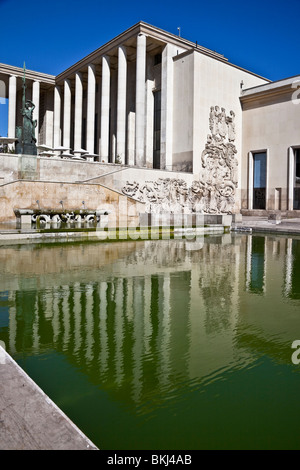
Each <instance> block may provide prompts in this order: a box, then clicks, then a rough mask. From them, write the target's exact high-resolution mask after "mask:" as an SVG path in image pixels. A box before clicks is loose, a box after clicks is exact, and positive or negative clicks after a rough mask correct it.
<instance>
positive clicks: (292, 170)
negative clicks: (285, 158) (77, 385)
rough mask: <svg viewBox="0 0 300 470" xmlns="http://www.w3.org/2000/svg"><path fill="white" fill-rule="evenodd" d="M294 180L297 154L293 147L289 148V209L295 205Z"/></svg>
mask: <svg viewBox="0 0 300 470" xmlns="http://www.w3.org/2000/svg"><path fill="white" fill-rule="evenodd" d="M294 180H295V154H294V149H293V148H292V147H290V148H289V176H288V185H289V186H288V201H287V202H288V204H287V209H288V210H289V211H292V210H293V207H294Z"/></svg>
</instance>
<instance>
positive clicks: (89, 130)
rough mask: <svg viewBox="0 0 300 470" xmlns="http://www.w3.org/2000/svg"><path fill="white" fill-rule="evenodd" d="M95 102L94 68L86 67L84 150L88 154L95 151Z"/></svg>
mask: <svg viewBox="0 0 300 470" xmlns="http://www.w3.org/2000/svg"><path fill="white" fill-rule="evenodd" d="M95 100H96V75H95V66H94V65H93V64H90V65H89V66H88V90H87V113H86V149H87V151H88V152H89V153H92V154H93V153H94V151H95Z"/></svg>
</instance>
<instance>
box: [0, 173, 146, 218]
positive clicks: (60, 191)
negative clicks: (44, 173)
mask: <svg viewBox="0 0 300 470" xmlns="http://www.w3.org/2000/svg"><path fill="white" fill-rule="evenodd" d="M37 201H38V202H37ZM61 201H62V203H61ZM144 206H145V205H144V204H143V203H140V202H137V201H135V200H133V199H132V198H128V197H127V196H125V195H123V194H121V193H119V192H117V191H112V190H111V189H108V188H106V187H105V186H102V185H100V184H89V185H87V184H76V183H68V182H67V183H65V182H64V183H63V182H49V181H20V180H19V181H14V182H11V183H7V184H4V185H2V186H0V222H7V221H14V220H15V214H14V208H18V209H38V208H39V207H40V208H41V209H62V208H63V209H66V210H76V209H82V208H83V207H84V208H85V209H89V210H107V211H109V212H110V215H109V223H110V224H111V226H114V225H115V224H116V225H121V226H122V225H130V224H135V223H138V221H139V214H140V213H142V212H144Z"/></svg>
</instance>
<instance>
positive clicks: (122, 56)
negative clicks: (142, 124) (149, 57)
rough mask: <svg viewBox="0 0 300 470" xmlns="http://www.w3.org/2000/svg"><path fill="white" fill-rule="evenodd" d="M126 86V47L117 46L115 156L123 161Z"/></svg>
mask: <svg viewBox="0 0 300 470" xmlns="http://www.w3.org/2000/svg"><path fill="white" fill-rule="evenodd" d="M126 87H127V58H126V49H125V47H123V46H119V48H118V102H117V156H119V159H120V161H119V162H118V163H125V142H126Z"/></svg>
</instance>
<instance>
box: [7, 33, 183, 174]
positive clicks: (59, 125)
mask: <svg viewBox="0 0 300 470" xmlns="http://www.w3.org/2000/svg"><path fill="white" fill-rule="evenodd" d="M161 49H162V62H161V80H160V82H161V83H160V87H161V90H160V91H161V168H168V167H169V168H170V167H171V165H172V96H173V85H172V84H173V69H172V57H173V56H174V55H176V53H178V47H177V46H176V47H175V46H173V45H170V44H165V45H163V44H162V45H161ZM116 52H117V72H116V82H117V84H116V90H115V91H116V93H115V95H116V96H114V95H113V93H114V89H112V86H115V81H114V82H112V67H111V63H110V62H111V57H113V55H116ZM180 52H182V51H181V50H180ZM111 53H112V54H113V55H109V54H111ZM99 54H100V53H99ZM99 59H100V60H101V77H99V70H97V67H98V66H99V65H100V64H99ZM130 61H132V56H131V57H130ZM96 62H97V63H96ZM114 67H115V64H114ZM147 67H148V66H147V36H146V35H145V34H141V33H140V34H138V35H137V37H136V64H135V77H134V78H133V75H132V77H130V81H131V83H132V82H133V80H135V90H133V91H132V90H131V89H130V84H128V77H129V76H130V73H133V74H134V72H133V69H132V66H131V68H130V70H129V67H128V58H127V47H126V45H124V44H119V45H118V46H117V50H116V46H115V47H114V50H113V51H110V52H109V53H105V54H103V55H102V56H101V57H100V58H99V56H98V57H97V58H96V59H94V63H93V61H91V63H89V64H88V65H85V66H83V65H82V66H81V69H80V70H77V71H75V72H74V71H72V72H70V76H68V77H66V78H64V75H63V74H62V75H63V76H62V77H61V81H60V77H56V79H55V84H54V86H53V88H52V89H50V91H49V92H48V93H53V98H52V99H51V100H52V110H51V116H52V119H51V121H50V119H49V118H47V123H46V127H47V129H46V132H45V134H46V137H43V138H41V139H39V140H38V144H42V143H43V144H47V145H50V146H51V147H52V148H53V149H55V148H58V147H60V146H63V147H65V148H67V149H70V150H71V151H73V152H74V154H76V150H80V149H81V147H84V150H86V151H87V152H88V154H91V155H92V156H94V157H95V160H100V161H102V162H105V163H106V162H115V161H116V157H118V162H119V163H123V164H124V163H127V164H130V165H136V166H138V167H143V166H148V167H152V166H153V106H154V105H153V103H154V98H153V87H154V80H153V77H149V76H147V70H149V69H148V68H147ZM86 72H87V82H86V80H85V81H83V77H85V75H86ZM74 88H75V92H74V91H73V90H74ZM52 90H53V91H52ZM128 92H129V93H130V95H131V96H130V98H129V97H128ZM73 93H74V94H75V96H74V97H73V96H72V94H73ZM85 93H86V95H85ZM31 97H32V101H33V103H34V104H35V109H34V119H36V120H37V123H38V125H37V131H36V134H38V129H39V116H40V81H39V80H32V94H31ZM133 97H134V100H135V102H134V103H132V104H131V107H130V108H131V109H130V111H129V110H128V102H129V99H131V100H132V99H133ZM73 98H74V99H73ZM85 99H86V102H85V101H84V100H85ZM42 111H43V112H44V113H46V112H48V111H49V110H48V109H44V108H43V110H42ZM16 112H17V76H16V75H11V76H10V77H9V112H8V114H9V115H8V136H9V137H15V128H16ZM112 113H113V114H114V123H113V127H114V129H113V131H112ZM96 115H98V119H97V121H96ZM45 122H46V120H44V123H45ZM83 125H85V126H86V129H84V137H83V138H82V135H83ZM112 132H113V134H114V136H113V138H114V140H112ZM95 135H96V136H97V138H98V136H99V140H98V142H97V141H96V144H95ZM36 137H39V136H38V135H36ZM112 147H113V149H112ZM95 152H97V155H96V154H95ZM78 155H80V152H78Z"/></svg>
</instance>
